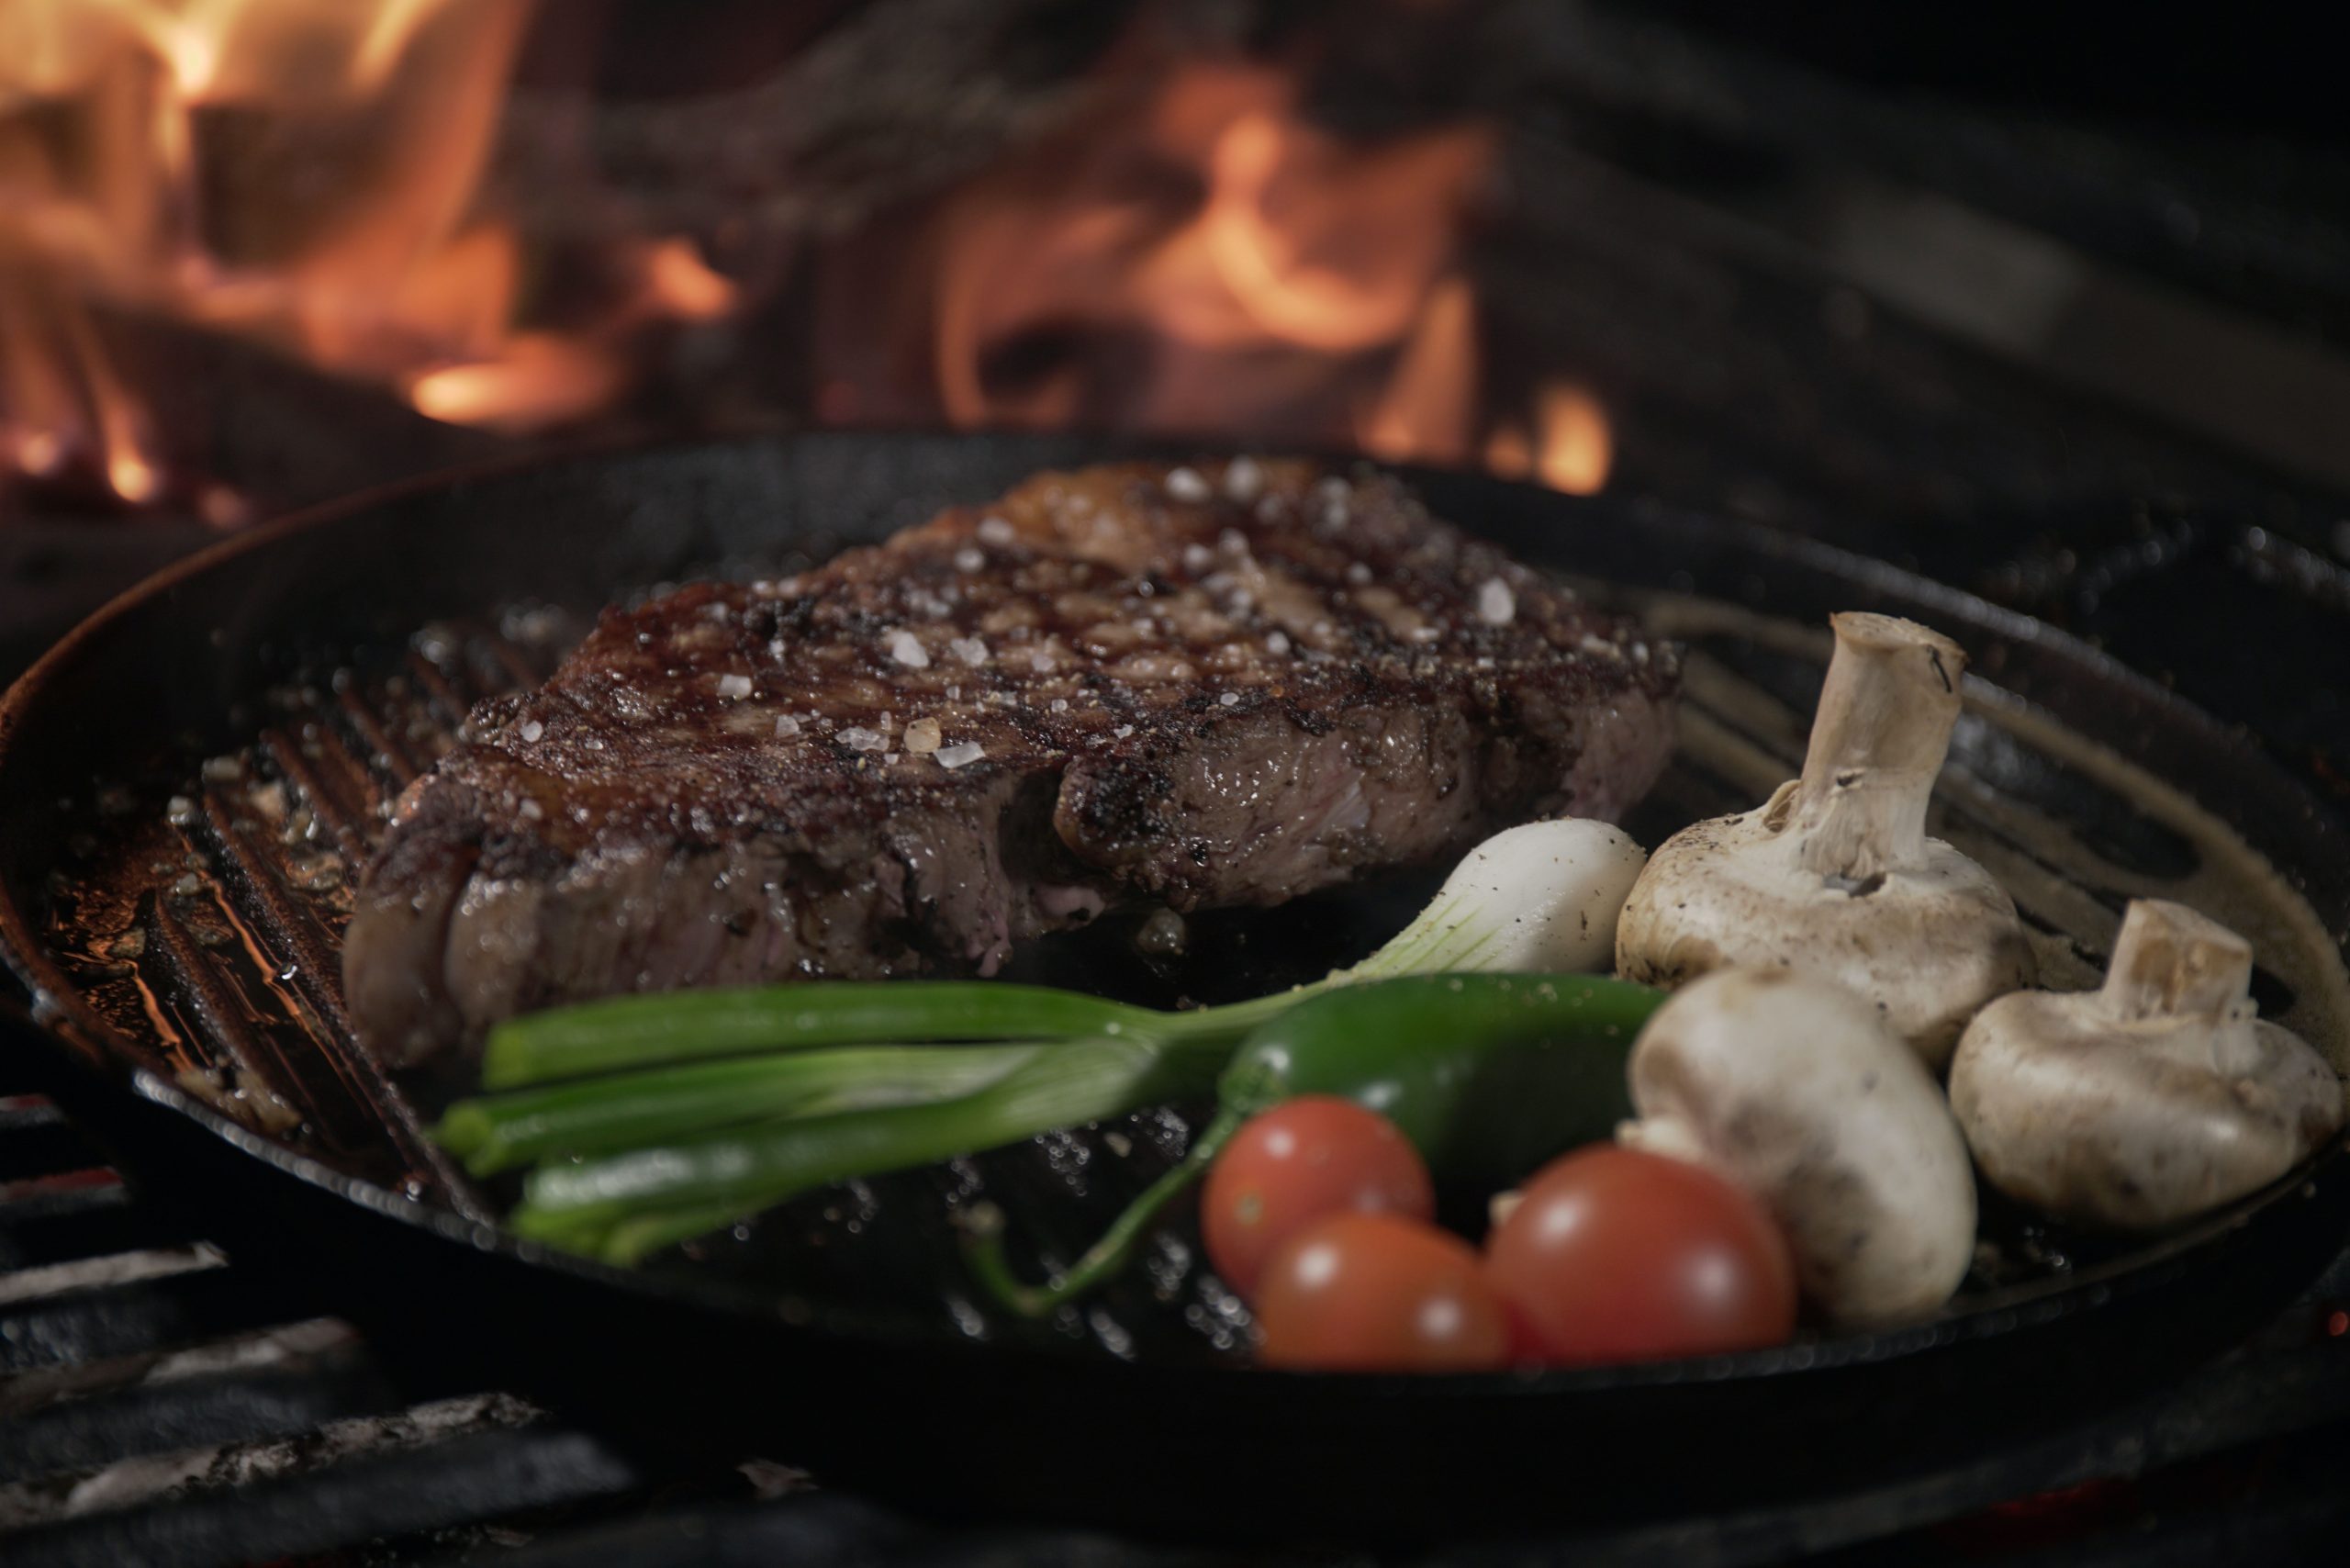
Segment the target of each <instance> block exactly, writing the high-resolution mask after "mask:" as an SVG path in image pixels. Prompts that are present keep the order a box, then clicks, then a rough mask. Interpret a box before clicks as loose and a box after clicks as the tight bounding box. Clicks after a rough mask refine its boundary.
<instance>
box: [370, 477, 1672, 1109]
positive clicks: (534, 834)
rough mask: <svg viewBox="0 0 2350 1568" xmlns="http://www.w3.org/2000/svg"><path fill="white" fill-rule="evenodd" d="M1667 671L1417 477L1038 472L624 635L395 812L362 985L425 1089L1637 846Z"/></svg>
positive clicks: (680, 608)
mask: <svg viewBox="0 0 2350 1568" xmlns="http://www.w3.org/2000/svg"><path fill="white" fill-rule="evenodd" d="M1678 686H1679V669H1678V666H1677V663H1676V660H1675V656H1674V654H1673V650H1672V649H1671V648H1670V647H1669V646H1667V645H1665V644H1651V643H1648V642H1647V641H1645V640H1644V639H1643V638H1642V637H1641V635H1640V634H1639V632H1638V630H1637V629H1636V628H1635V627H1633V626H1632V625H1630V624H1629V623H1628V622H1624V621H1622V620H1620V619H1618V618H1616V617H1612V616H1608V615H1604V614H1600V613H1598V612H1596V611H1594V610H1590V609H1588V608H1586V607H1584V606H1583V605H1582V604H1581V603H1579V602H1578V601H1577V600H1576V599H1575V598H1574V597H1573V595H1572V594H1571V593H1570V592H1569V591H1567V590H1566V589H1565V588H1561V587H1560V586H1559V585H1557V584H1555V583H1553V582H1551V581H1550V580H1549V579H1547V578H1545V577H1540V576H1538V575H1537V574H1535V573H1534V572H1532V571H1530V570H1528V569H1527V567H1525V566H1520V565H1518V564H1517V563H1516V562H1514V561H1512V560H1511V559H1509V558H1508V557H1507V556H1506V555H1505V554H1503V553H1502V552H1501V551H1500V550H1498V549H1496V548H1494V546H1492V545H1489V544H1485V543H1481V542H1478V541H1476V540H1473V539H1471V538H1469V537H1467V536H1466V535H1464V534H1462V533H1461V532H1459V531H1458V530H1456V529H1454V528H1452V527H1450V526H1449V525H1448V524H1446V523H1443V522H1441V521H1437V520H1436V519H1434V518H1432V517H1431V516H1429V514H1428V513H1427V510H1426V509H1425V508H1424V507H1423V506H1421V504H1420V503H1419V502H1418V501H1417V500H1416V498H1414V497H1412V496H1411V494H1410V493H1409V492H1408V491H1406V490H1405V489H1404V487H1403V486H1402V485H1401V484H1400V483H1398V482H1397V481H1395V480H1394V479H1393V478H1391V477H1388V476H1383V475H1381V474H1377V473H1375V472H1371V471H1369V470H1363V471H1360V472H1357V473H1354V474H1352V475H1348V476H1338V475H1334V474H1329V473H1326V471H1324V470H1323V469H1321V468H1319V467H1316V466H1315V465H1308V464H1304V463H1296V462H1261V461H1257V460H1252V459H1248V458H1236V459H1234V460H1232V461H1231V462H1229V463H1203V464H1195V465H1191V466H1188V467H1177V468H1171V469H1170V468H1167V467H1164V466H1159V465H1110V466H1103V467H1097V468H1091V469H1086V470H1083V471H1081V472H1078V473H1074V474H1042V475H1039V476H1035V477H1034V478H1032V479H1030V480H1028V481H1027V482H1025V483H1024V484H1023V485H1021V486H1020V487H1018V488H1016V489H1014V490H1013V492H1012V493H1011V494H1009V495H1007V496H1005V497H1004V498H1002V500H1000V501H997V502H995V503H994V504H992V505H989V506H982V507H969V508H957V509H953V510H948V511H946V513H944V514H942V515H941V516H939V517H938V518H936V519H934V520H933V521H930V522H928V523H924V524H923V525H921V526H919V527H915V528H910V529H907V530H905V531H903V532H900V533H898V534H897V535H895V536H894V537H892V538H890V540H888V541H886V542H885V543H880V544H878V545H872V546H867V547H864V548H859V549H855V550H850V551H848V552H845V554H841V555H839V556H838V557H836V558H834V560H832V561H830V562H828V563H826V564H825V565H823V566H819V567H817V568H815V569H813V570H811V571H808V572H804V573H801V574H800V576H798V577H791V578H788V579H785V580H783V581H779V582H765V583H751V584H747V585H744V584H722V583H698V584H695V585H692V586H690V587H688V588H681V589H679V590H677V592H675V593H672V594H669V595H667V596H666V597H665V598H662V599H655V600H653V601H651V602H649V603H647V604H644V605H643V606H641V607H639V608H637V609H634V610H618V609H615V610H607V611H605V613H604V615H603V617H602V619H601V621H600V622H599V624H598V626H597V628H596V630H595V631H594V632H593V633H590V634H589V636H588V639H587V640H586V641H585V642H584V643H583V644H581V645H580V646H579V648H578V649H577V650H576V651H575V652H574V653H573V654H572V655H571V656H570V657H569V658H567V659H566V660H565V661H564V663H563V665H562V666H561V667H560V668H558V669H557V670H556V671H555V673H554V677H553V678H551V679H550V680H549V681H548V682H547V683H546V684H545V685H544V686H543V687H542V688H540V689H538V690H536V691H533V692H529V693H525V694H521V695H517V696H510V697H505V698H499V699H497V700H492V701H489V702H486V703H483V704H482V705H481V706H480V707H478V708H476V710H475V711H474V713H473V714H472V716H471V718H470V719H469V720H468V722H467V726H466V729H467V735H468V738H467V739H465V740H464V742H462V743H461V744H460V745H458V746H457V747H456V748H455V749H453V751H452V752H450V754H449V755H448V756H445V757H443V758H442V761H441V764H440V766H439V767H436V768H435V769H434V770H433V771H432V772H431V774H429V775H427V776H426V777H425V778H420V779H419V780H418V781H417V782H416V783H415V784H414V785H413V786H411V787H410V789H409V790H408V792H407V793H406V794H405V795H404V796H403V797H402V799H401V801H400V802H399V804H398V808H397V812H396V814H395V817H394V820H393V823H392V825H391V829H390V833H389V835H388V837H387V839H386V843H385V845H384V846H383V849H382V851H381V852H380V853H379V854H378V855H377V857H376V858H375V863H374V864H373V865H372V866H371V867H370V868H369V869H368V871H367V874H366V876H365V879H364V882H363V883H362V886H361V888H360V891H359V899H358V907H357V910H356V913H354V915H353V921H352V924H351V929H350V934H349V936H348V938H347V941H346V944H345V949H344V960H343V970H344V980H345V984H346V989H347V991H348V994H349V999H350V1005H351V1010H352V1014H353V1018H354V1019H355V1020H356V1022H357V1024H358V1027H359V1030H360V1034H361V1037H362V1039H363V1040H364V1042H365V1043H366V1044H367V1045H368V1046H369V1047H370V1048H371V1049H373V1050H374V1051H375V1052H376V1053H377V1054H378V1055H379V1056H381V1057H383V1058H385V1059H386V1060H387V1061H391V1062H394V1063H398V1064H407V1063H411V1062H415V1061H419V1060H421V1059H423V1058H425V1057H427V1056H429V1055H431V1054H432V1053H433V1052H434V1051H436V1050H437V1049H440V1048H442V1047H447V1046H451V1045H453V1044H456V1043H458V1042H460V1041H464V1040H469V1039H472V1038H476V1037H477V1036H479V1034H480V1032H481V1031H482V1030H484V1029H485V1028H487V1026H488V1025H491V1024H493V1023H495V1022H497V1021H498V1020H499V1019H501V1018H504V1017H508V1016H509V1015H512V1014H518V1013H521V1012H527V1011H530V1010H532V1009H535V1008H539V1007H544V1006H549V1005H552V1004H554V1003H558V1002H576V1001H580V1000H584V999H587V998H590V997H596V996H602V995H607V994H610V993H613V992H619V991H651V990H659V989H665V988H670V987H678V986H692V985H711V984H734V983H744V982H750V981H756V980H789V979H803V978H804V979H816V978H835V979H840V978H876V977H885V976H891V975H915V974H931V973H973V972H976V973H979V974H983V975H984V974H989V973H992V972H993V971H994V970H995V969H997V967H998V966H1000V965H1001V964H1002V962H1003V960H1004V959H1005V958H1006V957H1007V956H1008V954H1009V953H1010V951H1011V948H1012V946H1013V944H1014V943H1017V942H1020V941H1023V940H1024V939H1026V938H1028V937H1031V936H1034V935H1038V934H1040V933H1043V932H1046V931H1052V930H1056V929H1060V928H1064V927H1068V926H1072V925H1077V924H1083V923H1084V922H1086V921H1088V920H1090V919H1091V918H1092V917H1094V916H1095V915H1097V914H1099V913H1102V911H1103V910H1104V909H1106V908H1108V907H1111V906H1113V905H1116V904H1121V903H1125V902H1135V901H1143V900H1152V901H1160V902H1165V903H1168V904H1169V905H1171V906H1173V907H1174V908H1176V909H1179V910H1185V911H1189V910H1193V909H1200V908H1209V907H1215V906H1222V905H1236V904H1273V903H1279V902H1281V901H1283V900H1286V899H1290V898H1293V897H1295V896H1296V895H1298V894H1300V893H1304V892H1309V891H1312V890H1315V889H1319V888H1326V887H1329V886H1332V885H1333V884H1336V883H1340V882H1344V881H1346V880H1348V879H1349V878H1352V877H1355V876H1358V875H1362V874H1368V873H1373V872H1378V871H1382V870H1386V869H1390V868H1398V867H1403V866H1407V865H1414V864H1418V863H1422V862H1427V861H1431V860H1435V859H1438V858H1441V857H1445V856H1448V855H1451V854H1455V853H1458V852H1459V851H1460V850H1462V849H1464V848H1466V847H1467V846H1469V845H1471V844H1472V843H1474V842H1475V841H1476V840H1477V839H1478V838H1480V837H1481V836H1483V835H1484V834H1488V833H1491V832H1493V831H1494V830H1496V829H1498V828H1500V827H1502V826H1505V825H1507V824H1509V823H1516V822H1521V821H1526V820H1528V819H1531V818H1534V817H1539V816H1544V815H1556V814H1560V813H1572V814H1576V815H1585V816H1599V817H1608V818H1612V817H1614V816H1616V815H1617V813H1619V812H1621V811H1622V810H1623V809H1625V808H1626V807H1627V806H1628V805H1629V804H1631V803H1632V802H1633V801H1636V800H1637V799H1639V796H1640V795H1641V793H1642V792H1644V791H1645V790H1647V789H1648V787H1649V786H1650V784H1651V783H1652V782H1653V781H1654V779H1655V778H1656V777H1657V775H1658V773H1659V772H1660V771H1662V767H1663V766H1664V763H1665V760H1666V758H1667V756H1668V754H1669V753H1670V750H1671V747H1672V734H1673V717H1672V707H1673V699H1674V697H1675V695H1676V692H1677V689H1678Z"/></svg>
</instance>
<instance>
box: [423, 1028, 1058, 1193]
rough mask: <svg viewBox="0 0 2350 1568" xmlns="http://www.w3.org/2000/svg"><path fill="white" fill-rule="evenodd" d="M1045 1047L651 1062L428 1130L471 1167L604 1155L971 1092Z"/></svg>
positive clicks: (471, 1105)
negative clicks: (713, 1132)
mask: <svg viewBox="0 0 2350 1568" xmlns="http://www.w3.org/2000/svg"><path fill="white" fill-rule="evenodd" d="M1039 1048H1040V1047H1038V1046H1036V1045H1035V1044H1034V1043H1030V1044H1024V1045H1008V1046H964V1047H955V1048H952V1049H944V1048H940V1047H932V1046H897V1045H890V1046H856V1047H838V1048H834V1049H831V1050H811V1051H795V1052H790V1053H787V1054H779V1055H768V1056H757V1057H741V1058H725V1059H721V1060H718V1061H706V1062H694V1063H691V1064H688V1065H687V1066H684V1067H668V1068H655V1069H653V1070H650V1071H645V1072H632V1073H622V1074H619V1075H616V1076H611V1077H606V1078H595V1079H588V1080H587V1081H581V1082H573V1083H559V1084H556V1085H554V1086H553V1087H551V1088H544V1089H531V1090H525V1091H522V1092H520V1093H514V1094H498V1095H493V1096H490V1097H488V1098H485V1099H476V1100H464V1101H460V1102H459V1103H456V1104H455V1105H453V1106H451V1107H450V1109H449V1114H447V1115H446V1116H444V1117H442V1121H441V1125H440V1126H437V1127H435V1128H434V1129H433V1136H434V1137H437V1138H438V1139H439V1140H440V1141H441V1143H442V1147H444V1148H447V1149H449V1150H450V1151H451V1152H452V1153H453V1154H455V1155H457V1156H458V1157H459V1158H461V1159H464V1162H465V1169H466V1170H470V1171H472V1172H473V1173H474V1174H475V1175H476V1176H489V1175H494V1174H496V1173H497V1172H498V1171H500V1170H511V1169H512V1168H513V1167H515V1166H517V1165H528V1164H531V1163H532V1162H534V1161H536V1160H540V1159H545V1158H547V1157H548V1156H550V1155H558V1154H608V1153H610V1152H612V1151H614V1150H617V1149H624V1148H639V1147H642V1146H643V1145H646V1144H654V1143H659V1142H661V1141H663V1140H664V1139H667V1138H675V1137H682V1136H685V1135H688V1134H692V1133H698V1132H704V1131H707V1130H709V1129H711V1128H714V1127H722V1126H733V1125H736V1124H740V1123H744V1122H755V1121H760V1120H763V1119H766V1118H767V1117H772V1116H784V1115H790V1116H817V1115H824V1114H831V1113H834V1112H839V1111H867V1110H878V1109H879V1108H881V1107H884V1106H890V1105H907V1104H916V1103H922V1102H924V1101H929V1100H939V1099H951V1098H954V1097H956V1096H958V1095H961V1094H967V1093H968V1092H971V1091H972V1090H975V1089H978V1088H979V1087H981V1086H982V1085H984V1084H986V1083H988V1082H989V1081H991V1080H993V1079H997V1078H1000V1077H1002V1075H1003V1074H1005V1073H1007V1072H1009V1071H1011V1070H1013V1068H1015V1067H1018V1066H1020V1065H1021V1064H1022V1063H1023V1062H1025V1061H1027V1060H1028V1059H1029V1058H1031V1057H1032V1056H1034V1055H1035V1052H1036V1051H1037V1050H1038V1049H1039Z"/></svg>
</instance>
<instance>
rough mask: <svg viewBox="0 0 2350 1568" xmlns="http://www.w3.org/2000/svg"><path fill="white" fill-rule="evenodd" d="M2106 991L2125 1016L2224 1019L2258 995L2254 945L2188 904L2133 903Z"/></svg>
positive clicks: (2115, 1009)
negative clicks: (2254, 979)
mask: <svg viewBox="0 0 2350 1568" xmlns="http://www.w3.org/2000/svg"><path fill="white" fill-rule="evenodd" d="M2101 994H2102V995H2103V997H2104V999H2105V1004H2106V1006H2107V1007H2108V1008H2109V1009H2110V1010H2111V1012H2112V1013H2113V1014H2114V1016H2116V1017H2118V1018H2155V1017H2170V1018H2187V1017H2194V1018H2209V1019H2211V1020H2213V1021H2214V1022H2218V1021H2219V1020H2221V1019H2223V1018H2225V1017H2227V1016H2228V1014H2229V1013H2230V1012H2231V1011H2233V1009H2234V1008H2235V1007H2236V1006H2237V1005H2238V1004H2239V1003H2241V1002H2243V1001H2244V999H2245V998H2246V997H2248V996H2250V995H2251V994H2252V944H2251V943H2249V942H2247V941H2245V940H2244V938H2243V937H2241V936H2239V935H2236V934H2235V933H2234V932H2233V931H2231V930H2229V929H2228V928H2227V927H2226V926H2224V925H2221V924H2220V923H2219V922H2218V921H2216V920H2210V919H2208V918H2206V917H2205V916H2203V915H2199V914H2198V913H2195V912H2194V911H2193V910H2191V909H2189V908H2188V907H2187V906H2186V905H2185V904H2180V903H2172V902H2169V901H2168V900H2165V899H2136V900H2133V901H2132V902H2131V905H2130V912H2129V913H2127V914H2125V915H2124V916H2122V919H2121V935H2120V936H2118V937H2116V938H2115V939H2114V944H2113V961H2112V964H2111V966H2110V967H2109V969H2107V970H2106V975H2105V984H2104V986H2103V987H2102V988H2101Z"/></svg>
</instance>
